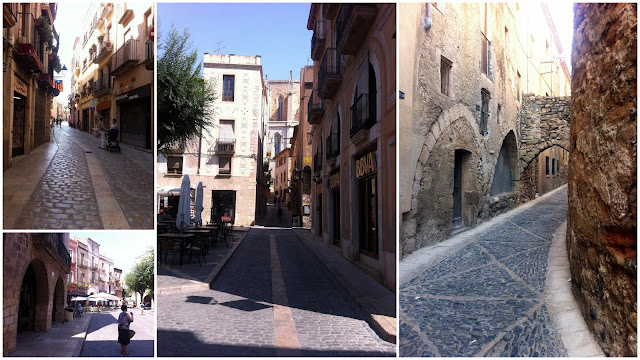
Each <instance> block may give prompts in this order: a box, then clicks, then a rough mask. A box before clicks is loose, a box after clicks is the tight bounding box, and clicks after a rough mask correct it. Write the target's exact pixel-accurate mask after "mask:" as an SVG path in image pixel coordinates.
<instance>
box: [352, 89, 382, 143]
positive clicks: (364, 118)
mask: <svg viewBox="0 0 640 360" xmlns="http://www.w3.org/2000/svg"><path fill="white" fill-rule="evenodd" d="M370 114H371V112H370V111H369V101H368V95H367V94H360V96H358V98H357V99H356V101H355V103H354V104H353V105H352V106H351V132H350V134H351V138H353V137H354V136H355V135H356V134H357V133H359V132H360V130H363V129H370V128H371V127H372V126H373V125H375V123H376V119H374V118H373V117H372V116H370Z"/></svg>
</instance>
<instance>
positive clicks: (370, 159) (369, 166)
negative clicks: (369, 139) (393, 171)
mask: <svg viewBox="0 0 640 360" xmlns="http://www.w3.org/2000/svg"><path fill="white" fill-rule="evenodd" d="M376 168H377V165H376V156H375V151H372V152H370V153H368V154H366V155H364V156H363V157H361V158H360V159H358V160H356V178H358V179H359V178H361V177H364V176H367V175H369V174H373V173H375V172H376Z"/></svg>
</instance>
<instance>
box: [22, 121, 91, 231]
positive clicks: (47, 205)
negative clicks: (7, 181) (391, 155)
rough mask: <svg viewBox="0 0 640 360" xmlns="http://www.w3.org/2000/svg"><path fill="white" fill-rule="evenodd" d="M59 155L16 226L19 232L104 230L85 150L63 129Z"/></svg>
mask: <svg viewBox="0 0 640 360" xmlns="http://www.w3.org/2000/svg"><path fill="white" fill-rule="evenodd" d="M54 138H55V141H56V143H57V144H58V152H57V153H56V154H55V155H54V156H53V159H52V160H51V163H50V164H49V167H48V168H47V170H46V171H45V173H44V175H43V176H42V179H41V180H40V182H39V183H38V185H37V186H36V189H35V190H34V191H33V192H32V193H31V196H30V197H29V199H28V200H27V202H26V204H25V206H24V207H23V208H22V211H21V212H20V215H18V217H17V220H16V222H15V224H14V228H16V229H83V228H91V229H101V228H103V225H102V220H101V218H100V214H99V210H98V203H97V201H96V196H95V193H94V191H93V184H92V182H91V176H90V175H89V168H88V166H87V161H86V158H85V155H84V151H83V150H82V149H81V148H80V147H79V146H77V145H76V144H74V143H73V142H72V141H71V140H70V139H69V138H68V137H67V136H65V135H64V134H62V132H61V131H60V129H56V131H55V132H54Z"/></svg>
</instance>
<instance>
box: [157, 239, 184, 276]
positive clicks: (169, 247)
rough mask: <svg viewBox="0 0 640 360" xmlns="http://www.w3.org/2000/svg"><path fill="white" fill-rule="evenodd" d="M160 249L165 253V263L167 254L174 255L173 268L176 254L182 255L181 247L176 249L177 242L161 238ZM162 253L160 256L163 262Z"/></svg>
mask: <svg viewBox="0 0 640 360" xmlns="http://www.w3.org/2000/svg"><path fill="white" fill-rule="evenodd" d="M160 251H161V254H162V255H164V263H166V262H167V255H169V254H171V255H173V256H172V257H171V266H170V267H171V268H172V269H173V262H174V260H175V258H176V254H177V255H180V248H179V247H178V248H177V249H176V246H175V243H174V242H173V241H171V240H160ZM162 255H161V256H160V262H161V263H162Z"/></svg>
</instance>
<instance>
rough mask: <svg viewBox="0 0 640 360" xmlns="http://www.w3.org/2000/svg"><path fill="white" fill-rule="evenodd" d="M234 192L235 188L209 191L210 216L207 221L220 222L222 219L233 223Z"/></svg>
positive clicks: (234, 215) (234, 217)
mask: <svg viewBox="0 0 640 360" xmlns="http://www.w3.org/2000/svg"><path fill="white" fill-rule="evenodd" d="M235 210H236V192H235V190H212V191H211V217H210V219H209V222H220V221H222V220H225V219H226V220H225V221H228V219H229V218H230V219H231V220H230V222H231V223H232V224H235V221H236V211H235Z"/></svg>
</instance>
